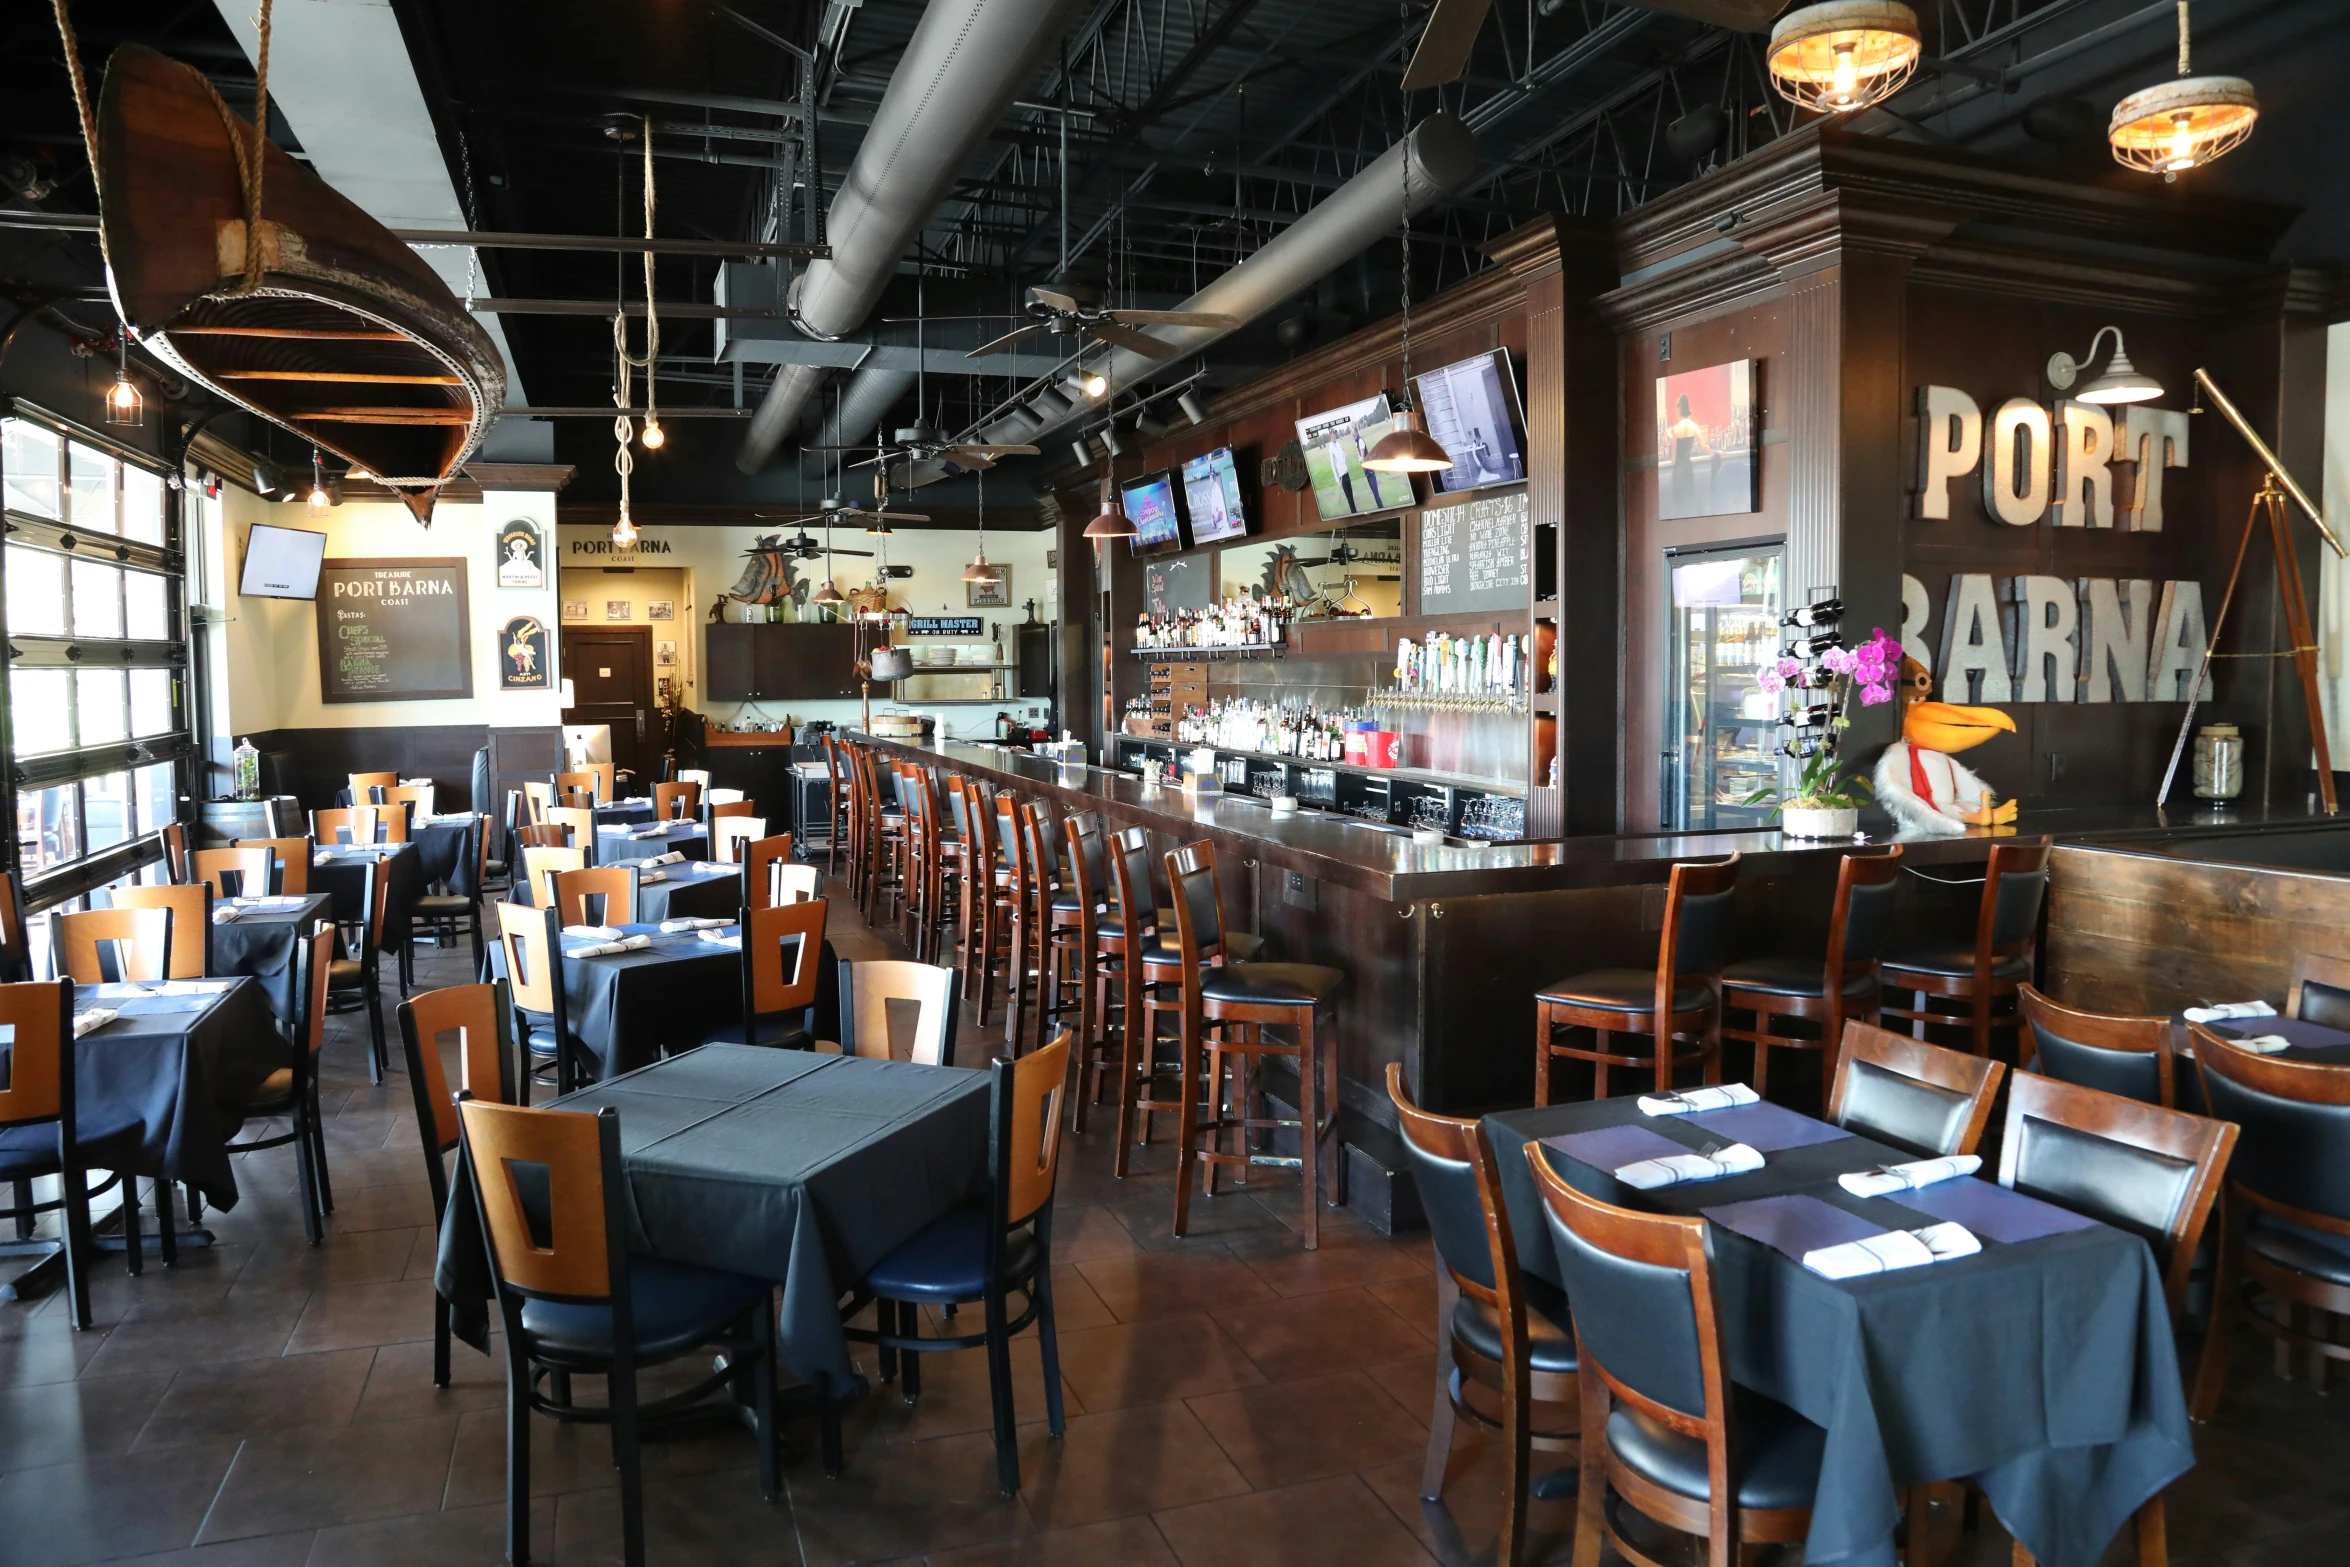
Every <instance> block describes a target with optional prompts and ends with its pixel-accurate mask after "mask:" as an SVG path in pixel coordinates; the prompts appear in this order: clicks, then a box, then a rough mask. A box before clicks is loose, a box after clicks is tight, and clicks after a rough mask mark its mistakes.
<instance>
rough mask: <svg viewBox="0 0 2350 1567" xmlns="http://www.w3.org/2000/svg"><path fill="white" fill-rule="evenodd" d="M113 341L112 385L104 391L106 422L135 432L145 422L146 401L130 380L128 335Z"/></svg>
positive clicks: (129, 337) (125, 333)
mask: <svg viewBox="0 0 2350 1567" xmlns="http://www.w3.org/2000/svg"><path fill="white" fill-rule="evenodd" d="M114 341H115V347H116V357H115V361H114V384H113V385H112V386H110V387H108V388H107V389H106V422H107V423H108V424H112V425H120V426H122V427H124V428H126V429H132V430H135V429H137V428H138V427H139V426H140V425H142V424H145V423H146V422H147V400H146V399H145V398H143V397H141V396H140V395H139V388H138V386H137V385H136V384H135V383H134V382H133V381H132V380H131V335H130V333H128V332H123V333H120V334H118V335H117V336H116V338H115V340H114Z"/></svg>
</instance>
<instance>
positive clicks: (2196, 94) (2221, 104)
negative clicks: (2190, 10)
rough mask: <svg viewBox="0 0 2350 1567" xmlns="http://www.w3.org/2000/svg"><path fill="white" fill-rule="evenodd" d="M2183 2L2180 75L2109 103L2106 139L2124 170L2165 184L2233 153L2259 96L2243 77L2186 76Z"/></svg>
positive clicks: (2183, 10)
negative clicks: (2110, 114) (2110, 112)
mask: <svg viewBox="0 0 2350 1567" xmlns="http://www.w3.org/2000/svg"><path fill="white" fill-rule="evenodd" d="M2188 69H2189V65H2188V36H2187V0H2179V74H2178V77H2177V79H2175V80H2173V81H2167V82H2163V83H2161V84H2159V85H2157V86H2153V87H2148V88H2146V89H2144V90H2143V91H2140V92H2134V93H2132V94H2130V95H2129V96H2128V97H2127V98H2124V99H2123V100H2122V101H2121V102H2119V103H2117V104H2115V105H2114V106H2113V121H2112V123H2111V124H2110V125H2109V126H2108V127H2107V128H2106V132H2105V139H2106V140H2107V141H2108V142H2109V143H2111V144H2112V146H2113V157H2114V161H2115V162H2116V163H2119V164H2120V165H2121V166H2122V167H2123V168H2125V169H2136V170H2138V171H2139V172H2141V173H2145V174H2160V175H2161V176H2162V177H2163V179H2164V180H2165V181H2166V182H2167V181H2170V180H2175V179H2177V178H2178V177H2179V176H2180V175H2181V174H2182V173H2184V172H2185V171H2187V170H2188V169H2199V168H2201V167H2202V166H2203V165H2205V164H2206V163H2209V162H2211V161H2212V159H2214V158H2217V157H2221V156H2223V155H2224V154H2226V153H2229V152H2232V151H2234V150H2235V149H2236V148H2238V147H2240V146H2242V145H2243V144H2244V141H2245V138H2247V137H2249V136H2250V135H2251V134H2252V127H2253V125H2254V123H2255V122H2257V121H2258V120H2259V118H2260V100H2259V98H2258V97H2256V96H2255V95H2254V94H2253V91H2252V84H2251V83H2250V82H2248V81H2246V80H2244V78H2242V77H2241V76H2189V75H2188V74H2187V72H2188Z"/></svg>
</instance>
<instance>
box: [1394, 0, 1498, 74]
mask: <svg viewBox="0 0 2350 1567" xmlns="http://www.w3.org/2000/svg"><path fill="white" fill-rule="evenodd" d="M1491 9H1493V0H1436V9H1435V10H1434V11H1431V12H1430V13H1428V25H1427V26H1426V27H1425V28H1423V29H1421V31H1420V47H1418V48H1417V49H1414V50H1413V51H1412V63H1411V64H1410V65H1408V66H1406V67H1405V68H1404V73H1403V90H1404V91H1405V92H1418V91H1419V90H1420V89H1421V88H1423V87H1441V86H1443V85H1444V84H1445V83H1446V82H1457V81H1459V80H1460V79H1461V73H1462V72H1463V71H1466V70H1467V69H1468V68H1469V51H1470V50H1472V49H1474V48H1476V47H1477V34H1478V33H1479V31H1481V30H1482V29H1483V28H1484V26H1485V13H1486V12H1487V11H1489V10H1491Z"/></svg>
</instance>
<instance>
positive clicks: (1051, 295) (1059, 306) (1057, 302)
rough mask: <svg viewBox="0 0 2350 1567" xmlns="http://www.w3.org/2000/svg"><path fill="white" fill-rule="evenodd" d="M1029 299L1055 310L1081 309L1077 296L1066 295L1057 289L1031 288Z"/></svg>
mask: <svg viewBox="0 0 2350 1567" xmlns="http://www.w3.org/2000/svg"><path fill="white" fill-rule="evenodd" d="M1028 297H1029V298H1030V299H1033V300H1035V301H1036V302H1037V303H1038V304H1040V305H1050V306H1052V307H1053V308H1054V309H1055V310H1076V309H1078V308H1080V307H1079V305H1078V303H1077V299H1076V296H1074V295H1071V294H1064V293H1062V292H1061V291H1060V290H1059V289H1057V288H1044V287H1031V288H1030V289H1029V290H1028Z"/></svg>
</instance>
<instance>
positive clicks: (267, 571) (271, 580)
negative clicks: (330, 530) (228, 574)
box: [237, 522, 326, 599]
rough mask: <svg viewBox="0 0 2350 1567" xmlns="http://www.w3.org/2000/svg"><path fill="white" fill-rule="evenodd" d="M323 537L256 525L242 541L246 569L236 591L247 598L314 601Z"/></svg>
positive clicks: (323, 555)
mask: <svg viewBox="0 0 2350 1567" xmlns="http://www.w3.org/2000/svg"><path fill="white" fill-rule="evenodd" d="M325 558H326V535H325V534H323V533H314V532H312V531H311V530H310V529H308V528H281V527H278V526H277V525H276V524H275V523H268V522H257V523H255V524H253V531H252V533H251V534H250V535H249V536H248V537H247V538H246V540H245V569H244V571H243V573H242V574H241V575H240V576H239V577H238V579H237V591H238V592H239V593H242V594H244V595H245V596H246V597H248V598H266V599H314V598H316V597H318V568H319V564H320V562H321V561H323V560H324V559H325Z"/></svg>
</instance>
